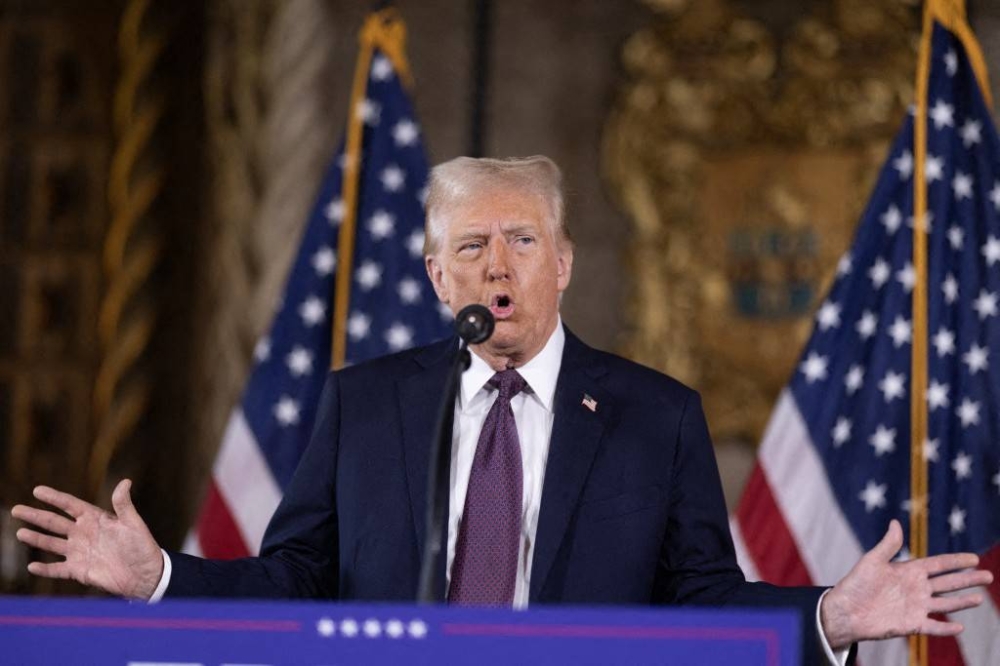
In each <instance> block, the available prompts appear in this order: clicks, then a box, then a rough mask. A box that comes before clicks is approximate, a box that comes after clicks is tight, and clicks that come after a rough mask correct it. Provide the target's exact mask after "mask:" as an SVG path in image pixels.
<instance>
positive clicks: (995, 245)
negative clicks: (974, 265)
mask: <svg viewBox="0 0 1000 666" xmlns="http://www.w3.org/2000/svg"><path fill="white" fill-rule="evenodd" d="M980 252H982V254H983V256H984V257H985V258H986V265H987V266H992V265H993V264H995V263H996V262H998V261H1000V238H997V237H996V236H993V235H990V236H987V238H986V242H985V243H984V244H983V247H982V249H981V250H980Z"/></svg>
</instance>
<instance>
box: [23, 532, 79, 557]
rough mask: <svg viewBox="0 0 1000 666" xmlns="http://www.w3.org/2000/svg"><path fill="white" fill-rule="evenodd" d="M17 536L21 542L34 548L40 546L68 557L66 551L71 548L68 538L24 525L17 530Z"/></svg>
mask: <svg viewBox="0 0 1000 666" xmlns="http://www.w3.org/2000/svg"><path fill="white" fill-rule="evenodd" d="M15 536H16V537H17V540H18V541H20V542H21V543H26V544H28V545H29V546H32V547H33V548H40V549H41V550H44V551H46V552H49V553H54V554H55V555H61V556H63V557H66V552H67V551H68V550H69V544H68V543H67V542H66V539H60V538H59V537H54V536H49V535H48V534H42V533H40V532H36V531H34V530H29V529H25V528H23V527H22V528H21V529H19V530H18V531H17V532H16V534H15Z"/></svg>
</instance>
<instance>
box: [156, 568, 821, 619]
mask: <svg viewBox="0 0 1000 666" xmlns="http://www.w3.org/2000/svg"><path fill="white" fill-rule="evenodd" d="M160 553H162V554H163V574H161V575H160V582H159V583H157V584H156V589H155V590H153V596H151V597H150V598H149V602H148V603H151V604H155V603H159V601H160V599H162V598H163V595H164V594H166V593H167V585H170V573H171V571H173V569H172V567H171V565H170V556H169V555H167V551H165V550H163V549H162V548H161V549H160ZM816 617H819V615H818V614H817V616H816ZM821 635H822V632H821Z"/></svg>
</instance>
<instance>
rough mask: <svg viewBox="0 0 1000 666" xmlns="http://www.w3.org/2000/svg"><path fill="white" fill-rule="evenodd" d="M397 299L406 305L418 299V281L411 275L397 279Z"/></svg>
mask: <svg viewBox="0 0 1000 666" xmlns="http://www.w3.org/2000/svg"><path fill="white" fill-rule="evenodd" d="M397 291H398V292H399V300H401V301H403V303H405V304H406V305H411V304H413V303H417V302H419V301H420V291H421V290H420V283H419V282H417V281H416V280H414V279H413V278H411V277H405V278H403V279H402V280H400V281H399V287H397Z"/></svg>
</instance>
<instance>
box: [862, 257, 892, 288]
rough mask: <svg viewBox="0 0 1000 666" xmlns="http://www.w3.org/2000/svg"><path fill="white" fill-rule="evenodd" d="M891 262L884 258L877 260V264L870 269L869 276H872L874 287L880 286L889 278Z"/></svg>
mask: <svg viewBox="0 0 1000 666" xmlns="http://www.w3.org/2000/svg"><path fill="white" fill-rule="evenodd" d="M890 272H891V271H890V270H889V264H888V263H886V262H885V260H884V259H878V260H876V262H875V264H874V265H873V266H872V267H871V268H870V269H868V277H869V278H871V281H872V287H874V288H875V289H878V288H880V287H881V286H882V285H884V284H885V283H886V281H888V279H889V273H890Z"/></svg>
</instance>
